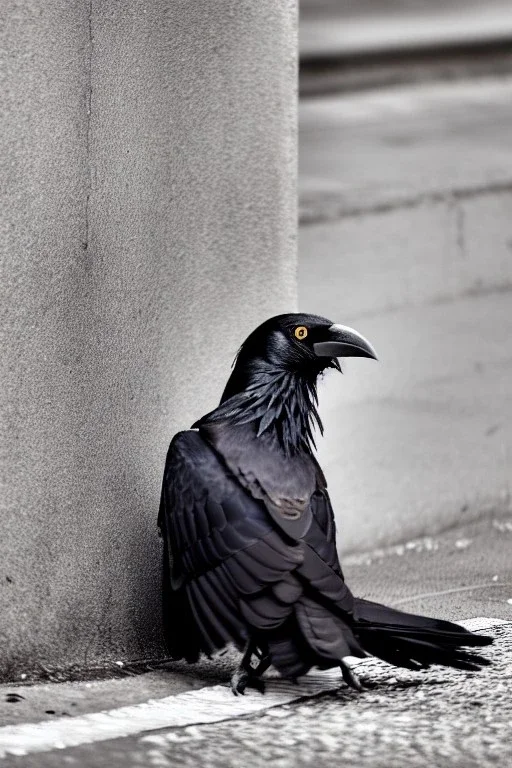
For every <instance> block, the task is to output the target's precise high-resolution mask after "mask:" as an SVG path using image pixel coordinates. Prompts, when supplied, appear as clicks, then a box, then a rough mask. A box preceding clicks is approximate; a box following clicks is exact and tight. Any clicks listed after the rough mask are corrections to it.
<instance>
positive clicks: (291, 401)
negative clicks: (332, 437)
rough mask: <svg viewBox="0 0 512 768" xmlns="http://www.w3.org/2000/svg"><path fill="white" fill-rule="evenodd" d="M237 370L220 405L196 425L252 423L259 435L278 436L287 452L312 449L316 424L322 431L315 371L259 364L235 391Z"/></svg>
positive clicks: (273, 437)
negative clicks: (285, 368)
mask: <svg viewBox="0 0 512 768" xmlns="http://www.w3.org/2000/svg"><path fill="white" fill-rule="evenodd" d="M235 373H236V371H233V375H232V377H231V379H230V381H229V382H228V384H227V386H226V390H225V392H224V395H223V397H222V400H221V403H220V405H219V406H218V408H216V409H215V410H214V411H211V413H209V414H207V415H206V416H203V418H202V419H200V420H199V421H198V422H196V423H195V424H194V425H193V426H194V427H206V426H208V425H213V424H219V425H220V424H228V425H233V426H237V425H241V424H253V425H254V428H255V430H256V434H257V436H258V437H259V436H261V435H266V436H268V437H269V438H271V439H272V440H277V441H278V442H279V444H280V446H281V447H282V449H283V450H284V451H285V453H287V454H294V453H299V452H306V453H311V452H312V450H313V448H314V447H315V440H314V437H313V430H314V428H315V426H317V427H318V428H319V430H320V433H321V434H323V426H322V422H321V420H320V416H319V414H318V410H317V405H318V398H317V391H316V378H317V376H316V374H315V375H314V376H311V375H309V376H307V375H305V374H302V373H297V372H290V371H281V370H276V369H273V368H272V367H271V366H261V365H260V366H258V368H257V370H254V371H253V372H252V374H251V373H247V372H246V373H245V376H244V385H243V388H242V389H238V391H236V390H237V387H236V386H234V384H233V381H232V379H233V376H234V375H235ZM233 390H235V391H234V392H233Z"/></svg>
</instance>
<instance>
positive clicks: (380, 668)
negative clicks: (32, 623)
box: [0, 619, 512, 768]
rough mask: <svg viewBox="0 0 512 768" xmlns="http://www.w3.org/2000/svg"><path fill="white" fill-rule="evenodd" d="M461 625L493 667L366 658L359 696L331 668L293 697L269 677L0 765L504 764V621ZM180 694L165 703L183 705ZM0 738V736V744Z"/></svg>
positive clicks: (507, 680) (508, 750)
mask: <svg viewBox="0 0 512 768" xmlns="http://www.w3.org/2000/svg"><path fill="white" fill-rule="evenodd" d="M470 626H473V627H474V628H476V627H479V628H481V629H482V630H484V631H485V629H487V632H490V633H492V634H493V635H494V637H495V645H494V646H493V648H492V658H493V664H492V666H490V667H488V668H485V669H484V670H483V671H481V672H479V673H461V672H459V671H456V670H445V669H439V668H436V669H435V670H430V671H428V672H426V673H425V672H424V673H413V672H409V671H407V670H396V669H394V668H391V667H389V666H388V665H386V664H383V663H381V662H379V661H376V660H365V661H363V662H360V663H359V665H358V673H359V674H360V675H361V677H362V679H363V680H364V681H365V682H367V684H368V686H369V687H368V689H367V690H366V691H365V692H363V693H362V694H358V693H356V692H354V691H353V690H350V689H347V688H346V687H345V686H343V685H340V684H339V682H338V681H337V680H336V679H335V677H334V675H333V673H332V672H331V673H324V675H323V676H322V675H319V674H317V675H312V676H308V678H310V679H309V681H308V679H307V678H305V679H303V681H302V682H301V683H300V684H299V686H298V687H295V688H296V690H295V691H293V690H292V689H293V688H294V686H290V685H289V684H285V686H287V687H285V688H284V689H283V683H281V682H280V681H275V682H274V681H272V680H270V681H268V682H267V693H266V694H265V695H264V696H262V695H261V694H259V693H256V692H249V693H248V694H247V695H246V696H245V697H244V698H243V699H242V698H240V697H239V698H238V699H235V698H233V697H232V695H231V693H230V692H229V690H227V689H226V688H225V687H222V688H221V687H219V686H216V687H213V688H205V689H201V690H200V691H196V692H195V702H196V704H197V703H198V702H199V703H200V704H201V706H200V707H199V708H196V709H194V710H193V711H192V714H191V716H190V717H187V711H186V706H185V707H183V708H181V709H180V707H179V706H178V707H177V708H176V709H175V711H174V717H175V720H174V722H175V726H174V727H173V728H165V729H161V730H159V731H157V732H155V733H151V734H144V735H141V734H140V733H138V734H137V735H134V736H126V738H123V739H105V732H103V733H102V732H101V730H102V728H103V729H104V728H105V725H104V721H105V719H106V718H107V717H108V716H107V715H103V716H102V715H101V714H98V716H97V719H96V725H97V727H98V731H99V733H98V736H97V739H98V740H97V741H94V742H93V743H84V744H82V745H80V746H75V747H71V748H67V749H60V750H53V751H50V752H37V753H31V754H28V755H25V756H19V757H14V756H10V757H7V763H4V764H7V765H12V766H13V768H14V766H26V767H28V766H38V768H39V767H41V768H45V767H46V766H59V765H79V766H91V768H92V767H93V766H112V765H127V766H161V767H162V768H163V767H164V766H169V767H170V766H193V765H198V764H200V765H207V766H219V768H220V767H221V766H229V767H230V768H231V766H233V768H235V767H238V766H240V765H248V766H260V765H261V766H262V765H264V764H266V763H267V762H268V761H272V763H273V764H275V765H277V766H282V768H288V766H290V768H291V766H296V765H298V766H309V765H312V764H313V763H314V764H315V765H318V766H329V765H332V764H333V759H336V758H337V757H338V756H342V758H343V764H344V765H348V766H354V768H355V766H363V767H364V766H368V767H369V768H370V767H371V768H390V767H391V766H394V765H396V764H397V763H398V764H401V765H408V766H427V765H429V766H430V765H432V764H435V765H437V766H444V765H446V766H448V765H450V766H460V767H461V768H462V766H470V768H471V767H472V766H475V767H476V766H477V765H478V766H487V765H494V764H496V761H497V762H499V763H500V764H502V765H506V764H507V763H506V761H507V760H508V759H509V758H511V757H512V740H511V739H510V736H511V728H512V712H511V698H510V689H511V684H512V664H511V660H512V622H502V623H497V621H496V620H492V619H480V620H478V621H476V622H473V623H472V624H471V623H470ZM322 677H323V678H324V682H323V684H322V682H320V683H319V682H318V680H319V678H320V680H321V678H322ZM308 685H309V690H308ZM186 696H187V694H180V695H178V696H176V697H174V698H175V699H176V700H178V699H180V703H181V704H182V705H183V699H184V697H186ZM171 698H172V697H171ZM154 704H155V702H149V703H148V705H147V706H146V709H145V711H144V710H141V718H142V717H143V718H144V720H146V718H147V715H148V712H151V711H152V710H151V707H152V705H154ZM156 704H158V702H156ZM153 711H154V709H153ZM219 712H220V714H219ZM114 714H115V713H110V719H111V720H112V715H114ZM102 718H103V719H102ZM194 718H195V720H194ZM207 720H213V721H215V720H218V721H219V722H213V723H212V722H210V723H208V722H205V721H207ZM154 725H155V726H158V718H155V721H154ZM70 729H71V730H72V729H73V725H72V724H71V725H70ZM140 729H141V730H143V729H144V725H141V726H140ZM49 733H50V734H51V727H50V726H49ZM1 738H2V731H0V743H1ZM85 740H86V739H84V741H85Z"/></svg>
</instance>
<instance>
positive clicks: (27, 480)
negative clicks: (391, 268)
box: [0, 0, 296, 676]
mask: <svg viewBox="0 0 512 768" xmlns="http://www.w3.org/2000/svg"><path fill="white" fill-rule="evenodd" d="M1 14H2V17H3V21H4V23H3V24H2V35H3V38H4V45H3V51H4V54H3V57H4V58H3V62H2V69H3V71H4V72H5V80H4V83H3V89H2V92H3V99H4V106H5V109H4V115H5V118H4V119H5V123H4V126H3V129H2V151H1V163H2V178H3V184H4V187H3V201H2V214H1V227H2V234H3V241H2V254H3V259H4V267H3V269H4V272H3V276H2V279H1V291H2V299H1V306H2V320H3V323H2V326H3V328H4V331H5V338H4V341H3V344H2V349H3V362H4V368H3V382H2V405H1V407H2V419H3V427H2V438H3V445H4V449H3V450H4V458H3V467H2V473H3V490H2V494H1V505H2V516H3V521H4V522H3V534H2V537H1V543H0V549H1V553H0V562H1V568H0V614H1V616H2V621H1V626H0V635H1V642H0V674H3V675H6V676H12V675H13V674H16V673H17V672H18V671H19V670H20V669H24V668H30V667H34V665H41V664H43V665H50V666H52V665H53V666H55V665H67V664H71V663H78V664H86V665H89V664H93V663H94V662H95V661H96V660H98V659H101V660H105V659H117V658H118V657H119V656H121V657H122V658H124V659H127V658H134V657H148V656H149V657H150V656H153V655H156V654H158V653H159V652H160V651H161V637H160V620H159V619H160V612H159V579H160V546H159V542H158V540H157V532H156V514H157V508H158V500H159V486H160V479H161V472H162V467H163V462H164V457H165V452H166V449H167V445H168V443H169V440H170V438H171V437H172V435H173V433H174V432H175V431H176V430H177V429H179V428H183V427H187V426H188V425H189V424H190V423H191V421H192V420H193V419H195V418H197V417H198V416H199V415H201V414H202V413H203V412H204V411H206V410H207V409H209V408H211V407H212V406H213V405H214V404H215V402H216V400H217V399H218V397H219V395H220V393H221V391H222V386H223V382H224V381H225V379H226V378H227V375H228V373H229V365H230V362H231V359H232V357H233V355H234V354H235V352H236V349H237V346H238V344H239V342H240V338H241V337H242V336H243V335H244V334H246V333H247V332H248V331H249V330H250V329H251V328H252V327H253V326H254V324H256V323H257V322H259V321H261V320H262V319H263V318H264V317H265V316H267V315H269V314H272V313H274V312H276V311H283V310H285V309H289V308H290V307H293V305H294V302H295V292H296V287H295V228H296V203H295V176H296V172H295V157H296V149H295V146H296V105H295V101H296V96H295V93H296V63H295V57H296V9H295V3H294V2H292V0H290V1H289V2H285V3H280V4H279V6H277V5H276V4H275V3H273V2H270V0H268V2H267V0H265V1H264V2H260V3H258V4H257V5H255V4H254V3H251V2H238V1H237V2H235V1H234V0H225V1H223V2H220V3H217V4H216V7H215V13H212V7H211V3H209V2H199V3H194V4H193V7H192V6H191V4H190V3H188V2H182V1H178V2H173V3H171V4H169V3H167V2H164V1H163V0H162V2H154V3H150V4H148V3H145V2H142V1H140V0H130V2H127V3H122V4H119V3H117V2H113V1H111V0H107V1H106V2H101V3H99V2H96V0H92V2H85V1H84V0H73V1H72V2H70V1H69V0H47V1H45V2H43V3H35V4H34V3H33V2H26V1H24V0H9V1H8V2H6V3H3V4H2V11H1Z"/></svg>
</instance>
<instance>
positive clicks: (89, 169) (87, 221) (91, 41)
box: [83, 0, 94, 251]
mask: <svg viewBox="0 0 512 768" xmlns="http://www.w3.org/2000/svg"><path fill="white" fill-rule="evenodd" d="M92 14H93V0H89V7H88V18H87V25H88V27H87V29H88V45H87V49H88V60H87V83H86V94H85V109H86V132H85V154H86V174H87V182H86V195H85V239H84V243H83V248H84V251H88V250H89V244H90V217H89V209H90V199H91V192H92V167H91V114H92V60H93V53H94V39H93V34H92Z"/></svg>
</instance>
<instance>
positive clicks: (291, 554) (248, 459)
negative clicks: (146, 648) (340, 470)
mask: <svg viewBox="0 0 512 768" xmlns="http://www.w3.org/2000/svg"><path fill="white" fill-rule="evenodd" d="M339 357H366V358H373V359H377V357H376V354H375V351H374V349H373V347H372V345H371V344H370V343H369V342H368V341H367V340H366V339H365V338H364V337H363V336H362V335H361V334H359V333H358V332H357V331H355V330H353V329H352V328H348V327H346V326H342V325H336V324H334V323H333V322H331V321H330V320H327V319H325V318H323V317H318V316H316V315H308V314H298V313H292V314H284V315H278V316H276V317H272V318H270V319H269V320H267V321H266V322H264V323H263V324H262V325H260V326H259V327H258V328H256V330H255V331H253V332H252V333H251V334H250V335H249V337H248V338H247V339H246V341H245V342H244V343H243V344H242V346H241V347H240V349H239V351H238V354H237V356H236V358H235V362H234V364H233V370H232V373H231V376H230V377H229V380H228V382H227V384H226V387H225V390H224V393H223V395H222V398H221V401H220V404H219V406H218V407H217V408H215V410H213V411H211V412H210V413H208V414H206V415H205V416H203V417H202V418H201V419H199V420H198V421H196V422H195V424H193V425H192V427H191V429H190V430H187V431H183V432H179V433H178V434H176V435H175V437H174V438H173V440H172V442H171V444H170V447H169V451H168V453H167V459H166V464H165V472H164V478H163V484H162V496H161V503H160V510H159V516H158V525H159V528H160V532H161V535H162V538H163V542H164V546H163V550H164V552H163V557H164V570H163V629H164V637H165V640H166V644H167V646H168V651H169V654H170V656H171V658H173V659H186V660H187V661H188V662H191V663H193V662H196V661H197V660H198V659H199V657H200V655H201V653H203V654H206V655H207V656H211V655H212V654H213V653H214V652H216V651H218V650H220V649H222V648H224V647H225V646H226V645H228V644H231V643H233V644H235V645H236V646H237V647H238V649H239V650H240V651H243V657H242V661H241V663H240V666H239V667H238V668H237V669H236V671H235V672H234V674H233V677H232V679H231V687H232V690H233V692H234V693H235V694H239V693H244V691H245V689H246V687H247V686H252V687H255V688H259V689H260V690H262V689H263V683H262V681H261V675H262V674H263V673H264V672H265V670H266V669H267V668H268V667H269V666H270V665H272V666H273V667H274V668H275V669H277V671H278V672H279V673H280V674H281V675H282V676H283V677H287V678H291V679H296V678H297V677H299V676H301V675H304V674H305V673H307V672H308V671H309V670H310V669H311V668H312V667H317V668H320V669H327V668H332V667H339V668H340V670H341V674H342V676H343V679H344V680H345V682H346V683H348V685H350V686H352V687H353V688H355V689H357V690H361V689H362V684H361V682H360V680H359V679H358V677H357V675H356V674H355V672H354V670H353V669H351V668H350V665H349V663H348V662H347V661H346V658H347V657H349V656H355V657H365V656H367V655H373V656H377V657H378V658H380V659H383V660H384V661H386V662H388V663H390V664H393V665H395V666H397V667H405V668H406V669H411V670H419V669H426V668H428V667H429V666H430V665H431V664H440V665H444V666H447V667H454V668H456V669H462V670H471V671H473V670H478V669H480V667H482V666H483V665H486V664H488V663H489V662H488V660H487V659H486V658H484V657H482V656H480V655H477V654H476V653H474V652H472V651H471V650H470V651H468V650H464V648H465V647H474V646H485V645H488V644H489V643H492V638H491V637H487V636H483V635H478V634H474V633H472V632H469V631H468V630H466V629H465V628H463V627H461V626H459V625H457V624H453V623H451V622H449V621H441V620H437V619H432V618H426V617H424V616H416V615H413V614H408V613H404V612H402V611H398V610H395V609H393V608H388V607H386V606H384V605H380V604H378V603H375V602H371V601H369V600H365V599H361V598H357V597H354V596H353V595H352V592H351V591H350V589H349V588H348V586H347V585H346V583H345V580H344V577H343V571H342V569H341V565H340V562H339V559H338V554H337V550H336V529H335V522H334V514H333V510H332V507H331V503H330V500H329V495H328V492H327V483H326V480H325V477H324V474H323V472H322V470H321V468H320V466H319V464H318V462H317V460H316V458H315V454H314V450H315V441H314V431H315V427H316V428H318V429H319V431H320V433H323V428H322V423H321V420H320V417H319V414H318V411H317V404H318V400H317V379H318V377H319V375H320V374H322V373H323V372H324V371H326V369H328V368H334V369H336V370H338V371H340V372H341V367H340V364H339V361H338V358H339Z"/></svg>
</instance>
